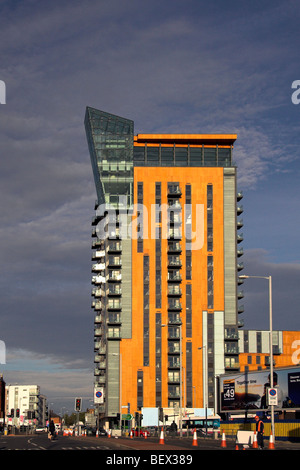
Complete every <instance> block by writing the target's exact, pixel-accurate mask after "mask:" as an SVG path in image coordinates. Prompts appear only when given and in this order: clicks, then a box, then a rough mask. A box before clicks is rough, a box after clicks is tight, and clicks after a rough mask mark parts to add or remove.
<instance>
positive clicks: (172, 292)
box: [168, 286, 182, 297]
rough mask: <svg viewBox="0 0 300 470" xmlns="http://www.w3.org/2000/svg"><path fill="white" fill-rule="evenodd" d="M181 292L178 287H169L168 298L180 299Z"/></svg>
mask: <svg viewBox="0 0 300 470" xmlns="http://www.w3.org/2000/svg"><path fill="white" fill-rule="evenodd" d="M181 296H182V290H181V288H180V287H179V286H169V287H168V297H181Z"/></svg>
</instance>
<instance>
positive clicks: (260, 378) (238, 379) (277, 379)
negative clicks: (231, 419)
mask: <svg viewBox="0 0 300 470" xmlns="http://www.w3.org/2000/svg"><path fill="white" fill-rule="evenodd" d="M219 386H220V390H219V392H220V411H245V410H263V409H267V408H268V406H269V405H275V409H278V410H279V409H286V408H294V409H295V408H298V409H300V368H299V367H291V368H282V369H274V371H273V388H270V387H271V384H270V371H269V370H260V371H255V372H244V373H237V374H226V375H223V376H220V379H219Z"/></svg>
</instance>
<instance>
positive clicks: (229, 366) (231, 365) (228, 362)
mask: <svg viewBox="0 0 300 470" xmlns="http://www.w3.org/2000/svg"><path fill="white" fill-rule="evenodd" d="M239 369H240V364H239V362H238V360H237V359H236V358H233V357H225V370H239Z"/></svg>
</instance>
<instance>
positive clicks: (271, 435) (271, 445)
mask: <svg viewBox="0 0 300 470" xmlns="http://www.w3.org/2000/svg"><path fill="white" fill-rule="evenodd" d="M269 449H271V450H273V449H275V445H274V438H273V433H272V431H271V434H270V440H269Z"/></svg>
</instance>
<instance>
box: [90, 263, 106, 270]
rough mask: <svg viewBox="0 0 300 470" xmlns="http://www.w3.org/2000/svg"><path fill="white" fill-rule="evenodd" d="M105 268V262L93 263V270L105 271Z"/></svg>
mask: <svg viewBox="0 0 300 470" xmlns="http://www.w3.org/2000/svg"><path fill="white" fill-rule="evenodd" d="M104 270H105V263H94V264H93V265H92V271H93V272H97V271H104Z"/></svg>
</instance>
